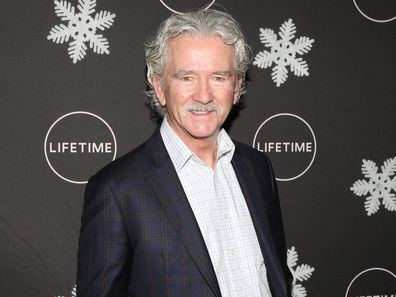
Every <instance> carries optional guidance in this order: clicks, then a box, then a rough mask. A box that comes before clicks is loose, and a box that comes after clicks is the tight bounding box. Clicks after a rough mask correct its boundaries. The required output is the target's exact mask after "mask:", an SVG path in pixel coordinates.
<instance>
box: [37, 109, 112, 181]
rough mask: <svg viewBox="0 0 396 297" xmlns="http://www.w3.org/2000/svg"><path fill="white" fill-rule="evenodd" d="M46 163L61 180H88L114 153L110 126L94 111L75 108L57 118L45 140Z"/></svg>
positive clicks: (108, 161)
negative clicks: (75, 109)
mask: <svg viewBox="0 0 396 297" xmlns="http://www.w3.org/2000/svg"><path fill="white" fill-rule="evenodd" d="M44 153H45V158H46V160H47V163H48V166H49V167H50V168H51V170H52V171H53V172H54V173H55V174H56V175H57V176H58V177H60V178H61V179H63V180H65V181H67V182H70V183H75V184H85V183H87V181H88V179H89V177H90V176H92V175H93V174H95V173H96V172H97V171H98V170H99V169H100V168H101V167H103V166H105V165H106V164H108V163H110V162H111V161H112V160H114V159H115V158H116V155H117V142H116V138H115V135H114V132H113V130H112V129H111V127H110V125H109V124H108V123H107V122H106V121H105V120H104V119H102V118H101V117H99V116H98V115H96V114H93V113H90V112H86V111H75V112H71V113H68V114H65V115H63V116H61V117H60V118H58V119H57V120H56V121H55V122H54V123H53V124H52V125H51V127H50V128H49V130H48V132H47V135H46V137H45V141H44Z"/></svg>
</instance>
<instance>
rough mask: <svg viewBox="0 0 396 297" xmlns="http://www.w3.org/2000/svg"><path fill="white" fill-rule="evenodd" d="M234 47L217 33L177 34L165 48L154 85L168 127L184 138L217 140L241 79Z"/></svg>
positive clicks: (235, 98)
mask: <svg viewBox="0 0 396 297" xmlns="http://www.w3.org/2000/svg"><path fill="white" fill-rule="evenodd" d="M234 61H235V53H234V48H233V47H232V46H230V45H226V44H225V43H224V42H223V40H222V39H221V38H220V37H193V36H190V35H183V36H179V37H177V38H175V39H173V40H171V41H170V42H169V44H168V48H167V64H166V66H165V71H164V74H163V77H162V82H161V81H160V78H159V77H158V76H154V77H153V85H154V88H155V91H156V94H157V97H158V99H159V102H160V104H161V105H162V106H165V107H166V109H167V112H168V119H169V123H170V125H171V127H172V128H173V129H174V130H175V132H176V133H177V134H178V135H179V136H180V137H181V138H182V139H183V140H184V141H185V142H189V141H191V140H193V139H201V140H215V139H216V140H217V135H218V132H219V130H220V127H221V126H222V124H223V123H224V121H225V119H226V118H227V116H228V114H229V112H230V110H231V108H232V105H233V104H234V103H236V102H237V100H238V97H239V89H240V85H241V81H242V80H241V79H239V80H238V79H237V77H236V73H235V70H234V69H235V67H234V66H235V65H234Z"/></svg>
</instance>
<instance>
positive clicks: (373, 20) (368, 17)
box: [352, 0, 396, 23]
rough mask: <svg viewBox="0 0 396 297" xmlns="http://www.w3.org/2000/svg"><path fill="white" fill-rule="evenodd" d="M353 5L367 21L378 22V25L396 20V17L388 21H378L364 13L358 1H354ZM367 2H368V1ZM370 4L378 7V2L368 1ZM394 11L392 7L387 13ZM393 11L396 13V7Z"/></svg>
mask: <svg viewBox="0 0 396 297" xmlns="http://www.w3.org/2000/svg"><path fill="white" fill-rule="evenodd" d="M352 1H353V4H354V5H355V7H356V9H357V11H358V12H359V13H360V14H361V15H362V16H363V17H365V18H366V19H368V20H370V21H372V22H376V23H388V22H391V21H394V20H396V16H393V17H390V18H387V19H377V18H373V17H371V16H369V15H368V14H367V13H365V12H363V9H362V8H361V7H360V6H359V5H358V4H357V3H356V0H352ZM366 2H367V1H366ZM368 3H372V4H373V5H375V6H376V7H378V6H379V5H378V2H377V1H368ZM389 3H392V2H391V1H389ZM389 11H392V7H389V8H388V10H387V12H389ZM393 11H395V6H393Z"/></svg>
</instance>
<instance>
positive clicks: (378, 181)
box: [350, 157, 396, 216]
mask: <svg viewBox="0 0 396 297" xmlns="http://www.w3.org/2000/svg"><path fill="white" fill-rule="evenodd" d="M381 171H382V173H379V172H378V167H377V164H375V162H373V161H370V160H363V163H362V173H363V175H364V177H366V178H367V179H369V181H367V180H364V179H359V180H357V181H355V182H354V184H353V185H352V187H351V188H350V189H351V191H352V192H353V193H354V194H355V195H356V196H365V195H368V196H367V197H366V201H365V202H364V208H365V209H366V212H367V215H368V216H371V215H372V214H374V213H376V212H377V211H378V209H379V207H380V205H381V201H380V200H381V199H382V204H383V205H384V207H385V209H387V210H389V211H396V197H395V194H394V193H391V191H392V190H393V191H394V192H396V176H393V175H395V172H396V157H393V158H389V159H387V160H385V161H384V163H383V164H382V166H381ZM392 176H393V178H392Z"/></svg>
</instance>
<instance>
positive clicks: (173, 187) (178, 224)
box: [147, 130, 221, 297]
mask: <svg viewBox="0 0 396 297" xmlns="http://www.w3.org/2000/svg"><path fill="white" fill-rule="evenodd" d="M149 144H150V148H151V149H152V152H151V153H152V156H153V165H154V170H153V171H152V172H150V173H149V174H148V176H147V177H148V182H149V183H150V184H151V186H152V189H153V190H154V192H155V193H156V195H157V196H158V198H159V201H160V203H161V205H162V207H163V209H164V211H165V213H166V214H167V216H168V218H169V220H170V222H171V223H172V225H173V227H174V229H175V230H176V232H177V233H178V235H179V236H180V239H181V241H182V242H183V244H184V246H185V248H186V250H187V251H188V252H189V254H190V256H191V258H192V259H193V261H194V263H195V264H196V265H197V267H198V269H199V271H200V272H201V274H202V275H203V277H204V278H205V280H206V281H207V283H208V284H209V286H210V288H211V289H212V291H213V293H214V294H215V296H219V297H220V296H221V294H220V288H219V284H218V282H217V278H216V274H215V272H214V269H213V266H212V262H211V260H210V257H209V253H208V250H207V248H206V245H205V242H204V240H203V237H202V234H201V231H200V229H199V226H198V223H197V221H196V219H195V216H194V213H193V211H192V209H191V207H190V204H189V202H188V200H187V197H186V194H185V193H184V190H183V187H182V185H181V183H180V180H179V178H178V176H177V173H176V170H175V168H174V166H173V163H172V161H171V159H170V157H169V155H168V153H167V151H166V148H165V145H164V144H163V142H162V139H161V136H160V133H159V131H158V130H157V131H156V132H155V134H154V135H153V137H152V138H151V141H149Z"/></svg>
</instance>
